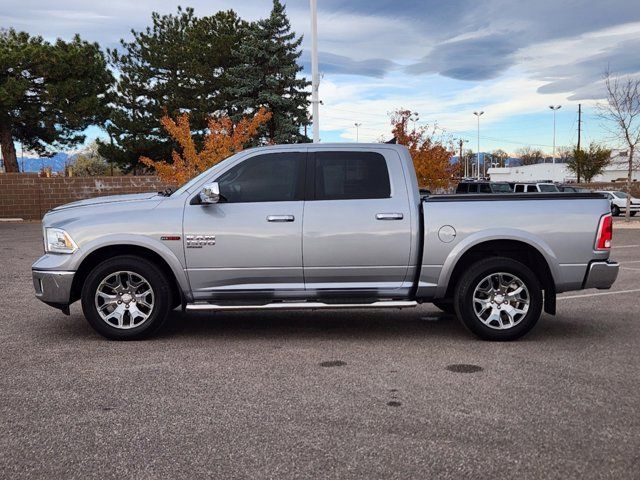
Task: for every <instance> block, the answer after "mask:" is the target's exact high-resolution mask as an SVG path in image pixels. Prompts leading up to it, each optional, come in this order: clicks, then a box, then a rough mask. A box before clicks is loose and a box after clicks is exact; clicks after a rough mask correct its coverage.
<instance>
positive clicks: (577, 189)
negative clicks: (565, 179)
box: [557, 185, 591, 193]
mask: <svg viewBox="0 0 640 480" xmlns="http://www.w3.org/2000/svg"><path fill="white" fill-rule="evenodd" d="M557 187H558V190H559V191H561V192H567V193H588V192H590V191H591V190H589V189H588V188H584V187H577V186H575V185H557Z"/></svg>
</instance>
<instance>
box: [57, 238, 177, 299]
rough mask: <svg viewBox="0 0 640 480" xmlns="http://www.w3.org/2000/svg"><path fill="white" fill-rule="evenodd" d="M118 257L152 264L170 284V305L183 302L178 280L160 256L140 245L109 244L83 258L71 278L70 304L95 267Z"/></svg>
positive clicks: (77, 296) (79, 292)
mask: <svg viewBox="0 0 640 480" xmlns="http://www.w3.org/2000/svg"><path fill="white" fill-rule="evenodd" d="M120 255H133V256H136V257H140V258H144V259H145V260H148V261H150V262H152V263H153V264H154V265H156V266H157V267H158V268H160V269H161V270H162V271H163V273H164V274H165V275H166V276H167V279H168V280H169V282H170V284H171V291H172V292H173V295H174V297H173V299H172V305H179V304H180V303H183V302H184V290H183V288H182V286H181V283H180V280H179V279H178V278H177V277H176V274H175V272H174V269H173V268H172V267H171V266H170V265H169V263H168V262H167V261H166V259H165V258H164V257H163V256H162V255H160V254H159V253H157V252H155V251H154V250H152V249H150V248H148V247H145V246H142V245H132V244H111V245H105V246H102V247H99V248H96V249H95V250H93V251H91V252H90V253H89V254H87V255H86V256H85V257H84V258H83V260H82V262H81V263H80V265H79V267H78V269H77V270H76V273H75V275H74V277H73V283H72V285H71V299H70V303H72V302H75V301H76V300H78V299H79V298H80V295H81V292H82V286H83V284H84V281H85V280H86V278H87V276H88V275H89V273H90V272H91V271H92V270H93V269H94V268H95V267H96V266H98V265H99V264H100V263H102V262H103V261H105V260H107V259H109V258H113V257H115V256H120Z"/></svg>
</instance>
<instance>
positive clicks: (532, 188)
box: [527, 185, 538, 192]
mask: <svg viewBox="0 0 640 480" xmlns="http://www.w3.org/2000/svg"><path fill="white" fill-rule="evenodd" d="M537 191H538V187H536V186H535V185H527V192H537Z"/></svg>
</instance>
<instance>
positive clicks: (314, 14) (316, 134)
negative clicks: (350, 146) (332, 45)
mask: <svg viewBox="0 0 640 480" xmlns="http://www.w3.org/2000/svg"><path fill="white" fill-rule="evenodd" d="M310 1H311V108H312V115H313V117H312V119H313V143H318V142H319V141H320V118H319V117H320V112H319V110H320V109H319V107H318V105H319V103H320V102H319V101H318V87H319V85H318V80H319V79H318V3H317V0H310Z"/></svg>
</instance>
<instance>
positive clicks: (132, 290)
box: [95, 271, 154, 330]
mask: <svg viewBox="0 0 640 480" xmlns="http://www.w3.org/2000/svg"><path fill="white" fill-rule="evenodd" d="M153 301H154V294H153V288H151V285H150V284H149V282H148V281H147V279H146V278H144V277H143V276H141V275H139V274H137V273H135V272H128V271H120V272H114V273H111V274H109V275H108V276H107V277H105V278H104V279H103V280H102V282H100V285H98V288H97V289H96V295H95V305H96V309H97V310H98V314H99V315H100V318H102V320H104V321H105V322H106V323H107V324H109V325H110V326H112V327H115V328H119V329H123V330H127V329H130V328H134V327H139V326H140V325H142V324H143V323H144V322H146V321H147V319H148V318H149V316H150V315H151V312H152V311H153Z"/></svg>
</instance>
